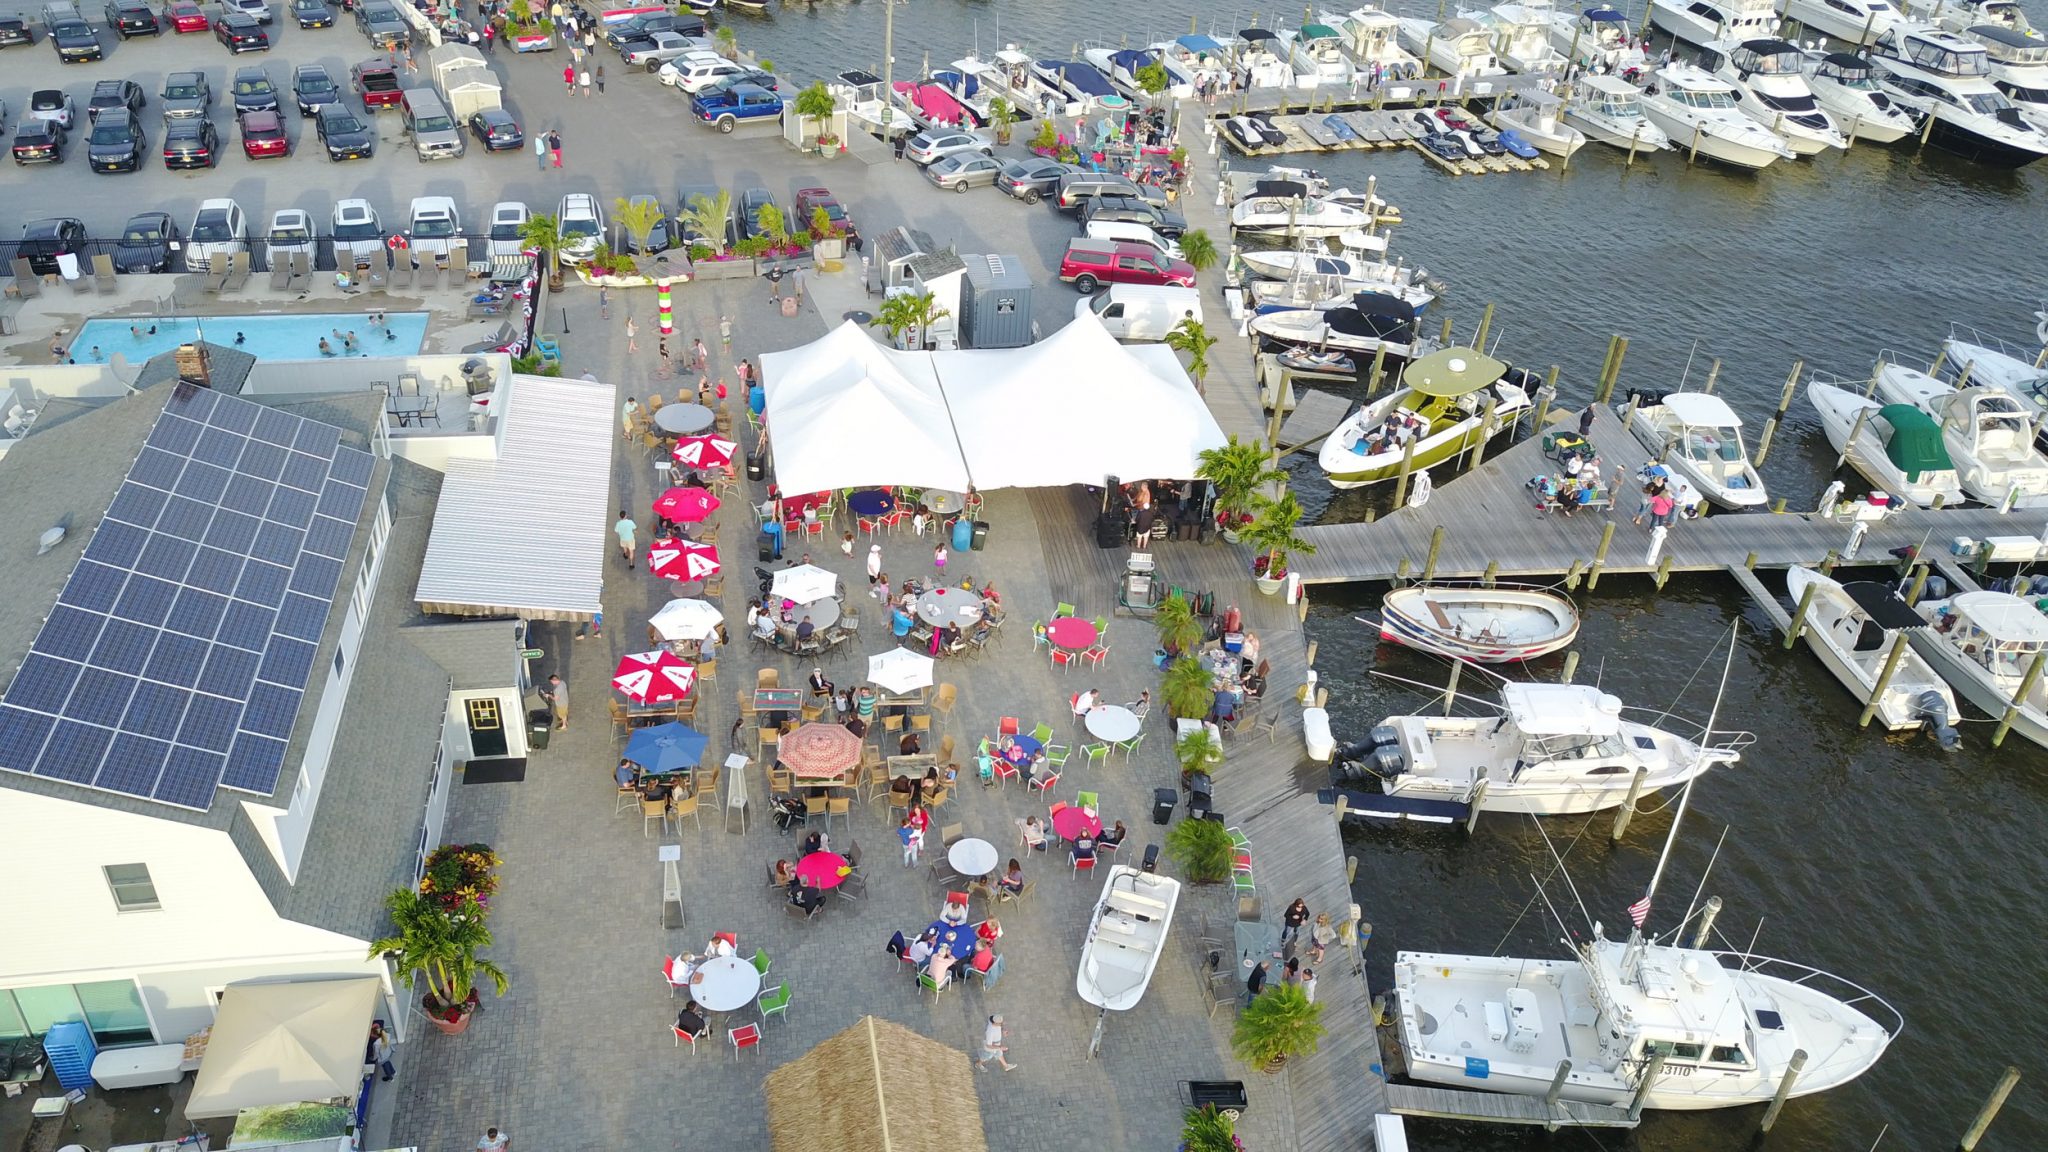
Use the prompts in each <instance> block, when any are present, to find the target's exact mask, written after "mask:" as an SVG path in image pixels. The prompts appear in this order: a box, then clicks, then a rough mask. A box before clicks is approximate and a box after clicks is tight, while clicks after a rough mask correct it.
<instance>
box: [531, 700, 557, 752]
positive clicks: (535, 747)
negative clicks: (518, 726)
mask: <svg viewBox="0 0 2048 1152" xmlns="http://www.w3.org/2000/svg"><path fill="white" fill-rule="evenodd" d="M554 730H555V725H554V717H553V716H552V715H551V714H550V713H549V712H548V710H547V709H545V708H535V709H534V710H533V711H531V712H528V713H527V714H526V750H527V751H529V752H545V751H547V750H548V736H549V735H550V734H551V733H553V732H554Z"/></svg>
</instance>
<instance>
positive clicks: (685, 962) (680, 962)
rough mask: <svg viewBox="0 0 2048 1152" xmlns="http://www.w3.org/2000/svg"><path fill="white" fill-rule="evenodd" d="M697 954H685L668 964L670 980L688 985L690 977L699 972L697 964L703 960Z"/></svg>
mask: <svg viewBox="0 0 2048 1152" xmlns="http://www.w3.org/2000/svg"><path fill="white" fill-rule="evenodd" d="M703 959H704V958H703V957H702V956H699V955H697V954H696V953H695V952H685V953H683V954H682V955H681V956H677V957H676V958H674V959H672V960H670V961H669V962H668V978H669V980H670V981H672V982H674V983H677V984H688V983H689V982H690V975H691V974H692V973H694V972H696V971H697V964H698V962H699V961H701V960H703Z"/></svg>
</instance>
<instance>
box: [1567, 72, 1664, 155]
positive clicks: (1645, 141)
mask: <svg viewBox="0 0 2048 1152" xmlns="http://www.w3.org/2000/svg"><path fill="white" fill-rule="evenodd" d="M1639 96H1640V93H1638V92H1637V91H1636V86H1635V85H1633V84H1630V83H1629V82H1627V81H1626V80H1623V79H1621V78H1620V77H1617V76H1603V75H1601V74H1600V73H1598V72H1585V73H1581V74H1580V75H1579V77H1578V78H1577V79H1576V80H1574V81H1572V98H1571V100H1569V101H1567V102H1566V104H1565V106H1564V119H1565V122H1566V123H1568V124H1570V125H1572V126H1573V127H1574V128H1577V129H1578V130H1579V131H1581V132H1583V133H1585V134H1586V139H1588V140H1597V141H1599V142H1600V143H1602V144H1606V145H1608V146H1610V147H1613V148H1620V149H1622V150H1624V151H1626V150H1629V149H1634V150H1635V151H1638V152H1656V151H1659V150H1661V149H1665V148H1669V147H1671V138H1670V137H1669V136H1666V135H1665V134H1664V130H1663V129H1662V128H1659V127H1657V126H1656V125H1655V124H1653V123H1651V122H1650V119H1649V117H1647V116H1644V115H1643V105H1642V101H1641V100H1640V99H1639V98H1638V97H1639Z"/></svg>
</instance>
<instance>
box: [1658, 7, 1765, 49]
mask: <svg viewBox="0 0 2048 1152" xmlns="http://www.w3.org/2000/svg"><path fill="white" fill-rule="evenodd" d="M1650 23H1651V24H1653V25H1655V26H1656V27H1658V28H1662V29H1663V30H1664V31H1666V32H1669V33H1671V34H1672V35H1673V36H1676V37H1677V38H1678V39H1680V40H1683V41H1685V42H1686V43H1687V44H1698V45H1706V44H1712V43H1713V42H1714V41H1716V40H1749V39H1753V38H1755V37H1758V36H1773V35H1776V34H1777V31H1778V10H1777V7H1776V6H1775V5H1774V4H1773V3H1772V0H1650Z"/></svg>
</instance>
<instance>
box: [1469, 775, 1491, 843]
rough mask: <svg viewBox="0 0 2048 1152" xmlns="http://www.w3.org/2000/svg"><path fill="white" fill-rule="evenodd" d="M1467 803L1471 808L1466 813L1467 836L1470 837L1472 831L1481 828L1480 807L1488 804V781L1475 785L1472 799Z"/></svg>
mask: <svg viewBox="0 0 2048 1152" xmlns="http://www.w3.org/2000/svg"><path fill="white" fill-rule="evenodd" d="M1465 803H1466V805H1467V806H1468V807H1469V808H1470V811H1468V812H1466V813H1465V835H1467V836H1470V835H1471V834H1472V830H1473V829H1474V828H1477V827H1479V806H1480V805H1482V804H1484V803H1486V781H1484V780H1481V781H1480V782H1479V783H1478V784H1475V785H1473V787H1472V798H1471V799H1470V800H1467V801H1466V802H1465Z"/></svg>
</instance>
